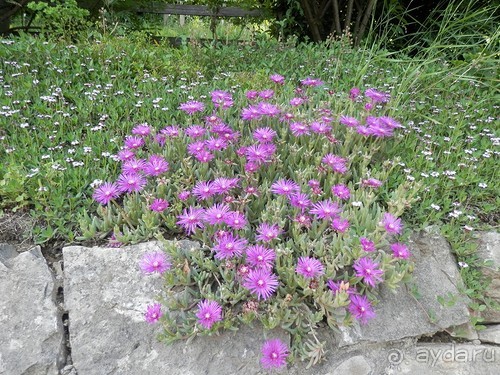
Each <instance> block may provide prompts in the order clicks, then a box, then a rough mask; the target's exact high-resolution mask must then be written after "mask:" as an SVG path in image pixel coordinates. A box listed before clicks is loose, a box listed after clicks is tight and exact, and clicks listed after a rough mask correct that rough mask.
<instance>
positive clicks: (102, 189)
mask: <svg viewBox="0 0 500 375" xmlns="http://www.w3.org/2000/svg"><path fill="white" fill-rule="evenodd" d="M119 196H120V189H119V188H118V185H117V184H115V183H114V182H105V183H104V184H102V185H101V186H99V187H97V188H96V189H95V190H94V194H92V198H94V200H95V201H96V202H97V203H100V204H108V203H109V202H110V201H112V200H113V199H115V198H118V197H119Z"/></svg>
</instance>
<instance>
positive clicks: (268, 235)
mask: <svg viewBox="0 0 500 375" xmlns="http://www.w3.org/2000/svg"><path fill="white" fill-rule="evenodd" d="M281 232H282V231H281V229H280V227H279V226H277V225H276V224H274V225H271V224H267V223H262V224H260V225H259V226H258V227H257V236H256V237H255V240H256V241H262V242H271V241H272V240H274V239H275V238H276V237H278V236H279V235H280V234H281Z"/></svg>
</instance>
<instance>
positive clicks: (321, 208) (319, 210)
mask: <svg viewBox="0 0 500 375" xmlns="http://www.w3.org/2000/svg"><path fill="white" fill-rule="evenodd" d="M341 212H342V210H341V208H340V206H339V205H338V203H336V202H333V201H331V200H330V199H327V200H323V201H320V202H317V203H315V204H313V206H312V209H310V210H309V213H310V214H312V215H316V216H317V217H318V218H319V219H332V218H334V217H336V216H338V215H339V214H340V213H341Z"/></svg>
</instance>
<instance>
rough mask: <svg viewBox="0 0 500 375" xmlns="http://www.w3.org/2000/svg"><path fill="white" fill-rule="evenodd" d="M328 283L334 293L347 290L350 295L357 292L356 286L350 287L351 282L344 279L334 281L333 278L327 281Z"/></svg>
mask: <svg viewBox="0 0 500 375" xmlns="http://www.w3.org/2000/svg"><path fill="white" fill-rule="evenodd" d="M326 285H328V288H330V290H331V291H332V293H334V294H337V293H340V292H346V293H347V294H348V295H351V294H356V293H357V291H356V288H354V287H352V286H351V287H349V286H348V285H349V283H345V282H344V281H333V280H328V281H327V282H326Z"/></svg>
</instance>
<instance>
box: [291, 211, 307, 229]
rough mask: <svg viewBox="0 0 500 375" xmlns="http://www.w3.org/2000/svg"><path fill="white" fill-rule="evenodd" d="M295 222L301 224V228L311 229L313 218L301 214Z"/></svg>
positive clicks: (295, 218) (296, 217)
mask: <svg viewBox="0 0 500 375" xmlns="http://www.w3.org/2000/svg"><path fill="white" fill-rule="evenodd" d="M293 221H294V222H295V223H297V224H299V225H300V226H301V227H304V228H310V227H311V217H310V216H308V215H304V214H300V215H297V216H295V217H294V219H293Z"/></svg>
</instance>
